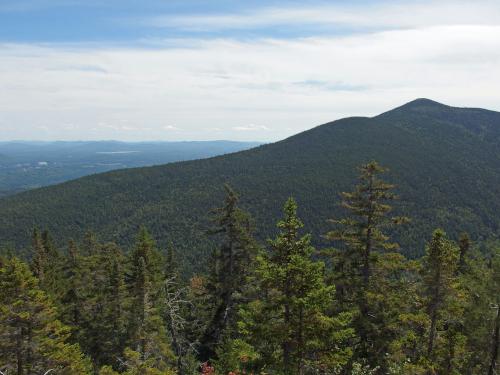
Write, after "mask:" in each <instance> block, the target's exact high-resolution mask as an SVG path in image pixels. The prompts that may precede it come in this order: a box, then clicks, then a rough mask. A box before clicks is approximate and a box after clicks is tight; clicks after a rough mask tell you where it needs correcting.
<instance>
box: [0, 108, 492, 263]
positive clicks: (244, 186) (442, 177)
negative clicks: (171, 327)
mask: <svg viewBox="0 0 500 375" xmlns="http://www.w3.org/2000/svg"><path fill="white" fill-rule="evenodd" d="M430 102H432V101H430ZM410 103H412V102H410ZM410 103H407V104H410ZM426 103H429V102H425V101H424V102H422V101H421V100H420V101H417V102H416V103H415V101H413V104H412V105H411V106H410V107H408V106H407V107H405V106H404V105H403V106H401V107H398V108H395V109H393V110H391V111H387V112H384V113H383V114H381V115H378V116H374V117H371V118H369V117H349V118H344V119H340V120H336V121H333V122H329V123H326V124H323V125H320V126H317V127H315V128H313V129H310V130H308V131H305V132H302V133H299V134H296V135H294V136H291V137H288V138H286V139H284V140H282V141H279V142H276V143H272V144H266V145H261V146H258V147H255V148H252V149H250V150H246V151H240V152H236V153H232V154H228V155H224V156H217V157H213V158H208V159H201V160H196V161H186V162H179V163H173V164H168V165H162V166H155V167H147V168H136V169H128V170H121V171H113V172H108V173H105V174H99V175H94V176H88V177H84V178H82V179H78V180H73V181H70V182H67V183H65V184H62V185H56V186H54V187H48V188H43V189H37V190H34V191H31V192H26V193H22V194H19V195H16V196H13V197H11V198H7V199H3V200H0V209H1V210H2V212H3V213H4V215H3V216H2V217H1V218H0V224H1V225H0V228H1V229H0V238H2V239H3V242H13V243H14V245H15V246H17V247H23V246H27V245H28V242H29V232H30V230H31V228H32V227H33V226H35V225H36V226H39V227H42V228H48V229H50V230H51V231H52V232H53V233H54V236H55V237H56V238H57V239H60V240H61V241H62V240H67V239H68V238H69V237H74V238H76V239H79V238H81V237H82V235H83V233H84V232H85V230H87V229H90V230H94V231H96V232H97V233H98V234H99V235H100V237H101V238H102V239H104V240H114V241H117V242H118V243H120V244H122V245H127V244H130V243H131V241H133V238H134V234H135V231H136V230H137V228H138V226H139V225H140V224H145V225H146V226H148V227H149V228H150V229H151V231H152V232H153V235H154V236H155V237H156V238H157V239H158V240H159V241H160V246H165V245H166V244H167V243H168V242H169V241H173V242H174V244H175V245H176V246H177V247H178V248H179V249H181V251H182V252H183V254H184V256H185V258H186V261H187V262H189V263H193V264H197V263H199V262H200V260H201V259H203V256H198V255H199V254H204V253H205V252H206V251H207V249H208V248H209V247H210V246H211V245H210V241H208V240H207V239H206V236H205V234H204V233H205V230H206V229H207V228H208V227H209V226H210V223H209V220H208V218H207V216H208V212H209V211H210V210H211V209H212V208H213V207H216V206H217V205H219V204H220V201H221V199H222V197H223V189H222V185H223V184H224V183H230V184H231V185H233V187H234V188H235V189H236V190H237V191H239V192H240V193H241V196H242V205H243V207H244V208H247V209H249V210H250V212H251V213H252V214H253V215H254V217H255V221H256V227H257V230H258V233H259V238H260V239H264V238H266V237H267V236H269V235H272V234H273V230H274V229H272V228H274V222H275V221H276V219H277V218H278V217H279V215H280V210H281V206H282V204H283V202H284V200H285V199H286V198H287V197H288V196H290V195H293V196H295V198H296V199H297V200H298V203H299V213H300V214H301V216H302V218H303V221H304V222H305V223H306V229H307V230H310V231H312V233H313V235H314V238H315V242H316V244H318V245H321V246H325V245H327V244H326V243H325V242H323V240H322V239H321V237H320V236H321V234H324V233H325V232H326V231H327V230H328V229H329V228H330V227H329V225H328V224H327V220H328V219H329V218H332V217H339V216H342V215H343V211H342V210H341V209H340V208H339V193H340V192H341V191H347V190H350V189H351V187H352V184H353V183H355V178H356V167H357V166H358V165H360V164H361V163H363V162H367V161H369V160H372V159H375V160H378V161H379V162H380V163H381V164H382V165H384V166H387V167H388V168H389V169H390V171H389V172H388V174H387V176H386V179H387V180H388V181H389V182H391V183H395V184H396V185H398V188H397V193H398V194H399V195H400V197H401V199H400V200H399V201H398V202H396V207H395V213H397V214H405V215H409V216H412V217H413V223H412V224H410V225H409V227H408V228H406V229H400V230H398V231H397V232H395V236H394V237H395V239H397V240H399V241H401V243H402V251H403V252H404V253H406V254H407V255H410V256H418V255H420V254H421V253H422V252H423V244H424V243H425V241H426V240H427V238H428V236H429V235H430V233H431V231H432V230H433V229H434V228H435V227H437V226H442V227H444V229H445V230H448V231H449V232H450V234H451V235H452V236H457V235H458V233H459V232H461V231H468V232H470V233H471V234H472V236H473V237H474V238H475V239H482V238H491V237H492V236H495V235H496V234H497V231H498V228H499V226H500V220H499V219H498V218H497V217H496V216H497V215H496V212H498V210H500V201H499V199H498V197H499V196H500V188H499V186H500V172H499V171H498V168H497V166H498V165H500V142H499V140H500V113H498V112H494V111H488V110H481V111H480V112H477V111H475V110H467V109H460V108H455V107H449V106H445V105H442V106H443V107H439V106H438V107H436V106H435V104H433V103H435V102H432V103H431V104H430V105H427V106H426V105H423V104H426ZM438 104H440V103H438ZM403 107H404V108H403ZM417 107H419V108H423V112H422V110H418V111H414V110H412V109H411V108H417ZM401 108H403V109H401ZM436 108H439V110H438V111H437V112H436ZM430 109H432V111H431V110H430ZM457 111H458V112H460V113H457ZM485 134H486V135H487V136H488V137H489V138H488V139H487V140H485V139H484V138H485ZM459 185H460V188H458V187H457V186H459ZM0 242H1V241H0Z"/></svg>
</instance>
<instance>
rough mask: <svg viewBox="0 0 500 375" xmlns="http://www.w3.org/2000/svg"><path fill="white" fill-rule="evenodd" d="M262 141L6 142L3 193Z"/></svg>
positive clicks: (0, 165) (0, 151)
mask: <svg viewBox="0 0 500 375" xmlns="http://www.w3.org/2000/svg"><path fill="white" fill-rule="evenodd" d="M257 145H259V143H256V142H233V141H205V142H118V141H73V142H71V141H67V142H66V141H64V142H63V141H57V142H28V141H11V142H0V197H1V196H5V195H10V194H14V193H16V192H20V191H24V190H29V189H34V188H37V187H41V186H47V185H53V184H58V183H61V182H64V181H68V180H72V179H75V178H78V177H82V176H88V175H90V174H94V173H102V172H108V171H112V170H115V169H123V168H132V167H144V166H150V165H159V164H165V163H172V162H176V161H182V160H193V159H201V158H208V157H211V156H216V155H223V154H228V153H231V152H235V151H241V150H246V149H249V148H251V147H254V146H257Z"/></svg>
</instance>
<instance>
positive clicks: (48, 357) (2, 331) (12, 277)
mask: <svg viewBox="0 0 500 375" xmlns="http://www.w3.org/2000/svg"><path fill="white" fill-rule="evenodd" d="M0 290H1V291H2V293H1V294H0V338H1V340H0V364H1V367H2V369H4V370H7V371H10V370H12V372H16V373H17V374H19V375H23V374H32V373H43V372H45V371H48V370H50V369H57V371H58V373H60V374H67V375H73V374H82V375H84V374H90V372H91V370H90V362H89V361H88V360H87V359H86V358H85V357H84V356H83V355H82V353H81V352H80V349H79V347H78V345H76V344H74V345H72V344H69V343H68V338H69V334H70V330H69V328H68V327H67V326H65V325H63V324H62V323H61V322H60V321H59V320H57V318H56V311H55V309H54V306H53V304H52V302H51V301H50V299H49V298H48V297H47V296H46V294H45V293H44V292H43V291H41V290H40V289H39V287H38V280H37V279H36V278H35V277H34V276H33V275H32V274H31V272H30V271H29V269H28V267H27V265H26V264H24V263H22V262H21V261H19V260H18V259H16V258H11V259H6V258H2V259H0Z"/></svg>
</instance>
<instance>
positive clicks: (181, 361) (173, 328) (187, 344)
mask: <svg viewBox="0 0 500 375" xmlns="http://www.w3.org/2000/svg"><path fill="white" fill-rule="evenodd" d="M164 286H165V299H164V305H165V318H166V319H165V320H166V322H167V330H168V332H169V334H170V336H171V337H172V347H173V349H174V352H175V355H176V356H177V371H178V373H179V375H184V373H185V367H186V365H187V363H186V356H187V355H189V354H191V353H196V352H197V351H196V343H194V342H191V340H189V339H188V338H187V337H186V328H187V325H188V321H187V320H186V318H185V317H184V316H185V314H184V313H183V312H184V310H185V309H186V308H189V307H192V303H191V301H189V300H188V299H186V294H187V291H188V288H186V287H183V288H180V287H179V283H178V281H177V277H176V276H172V277H170V278H168V279H166V280H165V285H164ZM191 323H192V322H191Z"/></svg>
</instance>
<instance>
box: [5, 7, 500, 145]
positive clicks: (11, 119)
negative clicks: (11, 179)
mask: <svg viewBox="0 0 500 375" xmlns="http://www.w3.org/2000/svg"><path fill="white" fill-rule="evenodd" d="M434 4H435V5H433V6H429V7H428V8H427V10H426V11H425V12H427V13H428V14H429V20H428V21H425V22H424V21H422V22H420V21H419V22H416V21H415V23H414V24H413V26H412V25H410V23H409V22H410V21H408V22H407V21H404V20H405V19H408V20H410V19H411V18H412V17H411V13H412V12H414V11H415V9H413V8H411V7H409V8H408V9H407V10H406V11H404V10H401V14H400V16H399V17H396V14H395V13H394V12H393V13H392V14H389V15H387V18H388V21H387V22H385V21H384V22H385V24H386V25H389V26H391V25H395V23H396V22H399V23H400V25H403V23H404V22H406V23H407V26H412V27H411V28H404V29H399V28H396V29H390V27H385V26H384V27H382V29H384V30H385V31H378V32H373V31H371V32H364V33H363V32H358V33H355V34H352V35H324V36H321V37H319V36H318V37H310V38H299V39H281V40H280V39H269V38H267V39H255V40H252V41H241V40H235V39H230V38H227V37H226V38H221V39H212V40H186V39H183V40H174V41H166V42H165V45H164V46H160V45H157V46H156V48H150V49H148V48H143V47H142V46H139V47H137V48H133V47H130V48H123V47H120V48H118V47H109V46H108V47H106V46H89V45H72V46H67V45H57V44H54V45H33V44H4V45H0V87H2V90H0V129H1V130H2V131H1V132H0V138H2V139H7V138H9V139H13V138H18V139H19V138H29V139H33V138H40V139H42V138H43V139H49V138H57V139H83V138H98V139H109V138H117V139H125V140H139V139H168V140H174V139H177V140H180V139H220V138H228V139H239V140H277V139H280V138H283V137H285V136H288V135H291V134H293V133H296V132H299V131H302V130H305V129H307V128H311V127H313V126H315V125H318V124H321V123H324V122H327V121H331V120H334V119H336V118H340V117H345V116H352V115H375V114H377V113H380V112H383V111H385V110H388V109H390V108H392V107H395V106H397V105H400V104H402V103H404V102H406V101H409V100H412V99H415V98H417V97H429V98H432V99H435V100H438V101H442V102H445V103H448V104H451V105H463V106H475V107H486V108H490V109H496V110H500V104H499V103H500V91H499V90H498V87H500V69H499V66H500V22H498V21H497V20H496V18H495V17H497V15H498V14H500V13H499V12H496V13H495V12H493V8H491V7H494V5H495V4H498V3H493V2H477V3H476V2H468V3H465V2H456V4H457V7H456V8H453V7H452V6H451V5H450V4H451V3H449V2H448V3H445V4H448V5H447V6H449V7H450V8H449V9H448V12H445V10H444V8H443V5H441V4H442V3H441V2H435V3H434ZM474 4H479V5H478V7H477V14H479V15H480V17H479V16H477V14H476V12H475V11H474V9H475V8H473V6H474ZM394 6H396V5H394ZM499 6H500V5H499ZM486 7H490V8H491V12H487V11H486V10H484V9H490V8H486ZM381 9H382V8H381ZM464 9H466V10H467V12H468V13H470V17H469V18H467V17H466V16H465V15H461V16H460V17H461V18H460V17H458V16H457V14H459V13H460V14H462V13H464V14H465V13H467V12H466V11H464ZM370 11H371V10H370V9H368V10H366V11H363V12H361V13H360V14H356V17H359V19H369V18H370V16H371V13H370ZM434 11H435V12H436V13H435V15H432V14H434ZM311 12H312V10H311ZM421 12H424V11H423V10H422V11H421ZM439 12H441V13H439ZM380 13H381V11H380ZM485 13H491V14H485ZM377 14H378V13H377ZM420 14H423V13H420ZM450 14H451V15H453V14H455V16H454V17H455V19H456V20H457V22H456V24H455V23H452V22H451V21H450V22H447V21H446V20H447V19H450V17H451V16H450ZM441 16H442V17H443V20H444V21H443V24H439V19H438V18H439V17H441ZM483 16H484V17H483ZM269 17H271V16H269ZM311 17H312V16H311ZM391 17H392V18H391ZM271 18H272V17H271ZM289 18H290V19H291V18H293V17H291V16H290V17H289ZM376 18H377V19H378V20H379V21H376V20H375V21H373V22H380V24H381V25H382V26H383V25H384V22H383V19H382V15H379V16H377V17H376ZM417 18H418V17H417ZM420 18H425V17H423V16H420ZM394 20H395V21H394ZM403 21H404V22H403ZM458 21H460V22H458ZM467 21H468V22H467ZM367 22H368V21H367ZM391 22H392V23H391ZM426 22H427V23H426ZM387 28H389V30H386V29H387ZM64 67H69V68H64ZM75 67H76V68H75ZM82 67H83V69H82ZM89 67H91V68H89ZM104 72H105V73H106V74H103V73H104ZM123 119H126V120H123ZM165 123H167V124H175V126H174V125H165ZM67 124H78V127H75V128H74V129H72V128H71V127H68V126H67ZM145 124H147V127H145ZM241 124H257V125H252V126H250V125H241ZM261 124H265V126H263V125H261ZM39 125H43V126H46V127H47V131H40V130H41V129H38V128H37V126H39ZM170 127H171V128H170ZM174 128H178V129H179V130H180V129H182V131H174V130H177V129H174ZM89 129H92V132H91V133H89ZM166 130H167V131H166ZM221 135H222V137H221Z"/></svg>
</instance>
